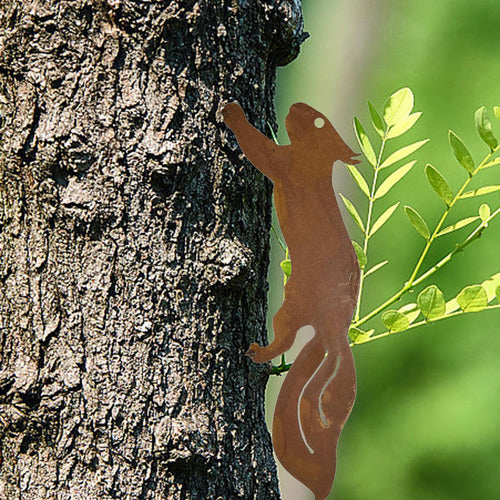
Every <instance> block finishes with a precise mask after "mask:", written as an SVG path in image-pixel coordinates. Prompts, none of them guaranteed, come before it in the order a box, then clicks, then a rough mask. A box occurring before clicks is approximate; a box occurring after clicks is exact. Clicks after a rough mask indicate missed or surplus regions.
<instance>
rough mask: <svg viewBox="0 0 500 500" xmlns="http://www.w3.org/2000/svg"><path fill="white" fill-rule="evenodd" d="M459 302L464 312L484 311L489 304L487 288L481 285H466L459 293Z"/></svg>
mask: <svg viewBox="0 0 500 500" xmlns="http://www.w3.org/2000/svg"><path fill="white" fill-rule="evenodd" d="M457 302H458V305H459V306H460V309H462V311H464V312H477V311H482V310H483V309H484V308H486V306H487V305H488V297H487V295H486V290H485V289H484V288H483V287H482V286H481V285H473V286H467V287H465V288H464V289H463V290H462V291H461V292H460V293H459V294H458V295H457Z"/></svg>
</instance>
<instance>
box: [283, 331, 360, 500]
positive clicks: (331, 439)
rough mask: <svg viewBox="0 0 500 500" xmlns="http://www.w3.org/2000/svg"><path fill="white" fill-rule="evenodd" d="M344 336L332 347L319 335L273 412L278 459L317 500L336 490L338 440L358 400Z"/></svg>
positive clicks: (287, 381)
mask: <svg viewBox="0 0 500 500" xmlns="http://www.w3.org/2000/svg"><path fill="white" fill-rule="evenodd" d="M344 337H345V341H344V339H342V340H340V341H339V337H336V342H335V344H336V345H337V347H335V348H334V347H333V345H332V346H330V347H329V346H325V345H324V344H323V342H322V341H321V340H320V339H321V338H325V337H323V336H322V335H318V332H317V331H316V334H315V336H314V337H313V338H312V339H311V340H310V341H309V342H308V343H307V344H306V345H305V346H304V348H303V349H302V351H301V352H300V353H299V355H298V356H297V359H296V360H295V361H294V363H293V365H292V368H291V369H290V372H289V373H288V374H287V376H286V379H285V381H284V382H283V387H282V388H281V391H280V394H279V396H278V401H277V403H276V409H275V412H274V421H273V443H274V449H275V451H276V455H277V457H278V459H279V461H280V462H281V463H282V465H283V466H284V467H285V468H286V469H287V470H288V471H289V472H290V473H291V474H292V475H293V476H294V477H296V478H297V479H298V480H299V481H301V482H302V483H304V484H305V485H306V486H307V487H308V488H309V489H310V490H311V491H312V492H313V493H314V495H315V497H316V500H324V499H325V498H326V497H327V496H328V494H329V493H330V490H331V488H332V484H333V479H334V476H335V467H336V452H337V441H338V438H339V435H340V432H341V431H342V428H343V427H344V424H345V422H346V420H347V418H348V417H349V414H350V413H351V410H352V407H353V405H354V400H355V397H356V374H355V369H354V361H353V357H352V353H351V349H350V347H349V343H348V340H347V335H345V334H344Z"/></svg>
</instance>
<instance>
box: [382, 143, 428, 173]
mask: <svg viewBox="0 0 500 500" xmlns="http://www.w3.org/2000/svg"><path fill="white" fill-rule="evenodd" d="M427 142H429V139H424V140H423V141H418V142H414V143H413V144H410V145H408V146H405V147H404V148H401V149H398V150H397V151H395V152H394V153H392V154H391V155H390V156H389V157H388V158H387V159H386V160H385V161H384V162H383V163H382V165H380V168H387V167H390V166H391V165H393V164H394V163H396V162H397V161H399V160H402V159H403V158H406V157H407V156H409V155H411V154H412V153H414V152H415V151H417V149H420V148H421V147H422V146H423V145H424V144H425V143H427Z"/></svg>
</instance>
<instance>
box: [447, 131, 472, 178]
mask: <svg viewBox="0 0 500 500" xmlns="http://www.w3.org/2000/svg"><path fill="white" fill-rule="evenodd" d="M448 140H449V141H450V146H451V149H453V154H454V155H455V158H456V159H457V160H458V161H459V163H460V165H462V167H464V168H465V170H467V172H469V174H472V173H474V169H475V168H476V165H475V163H474V160H473V159H472V156H471V154H470V153H469V150H468V149H467V148H466V147H465V144H464V143H463V142H462V139H460V137H458V135H457V134H455V132H453V131H452V130H450V131H449V132H448Z"/></svg>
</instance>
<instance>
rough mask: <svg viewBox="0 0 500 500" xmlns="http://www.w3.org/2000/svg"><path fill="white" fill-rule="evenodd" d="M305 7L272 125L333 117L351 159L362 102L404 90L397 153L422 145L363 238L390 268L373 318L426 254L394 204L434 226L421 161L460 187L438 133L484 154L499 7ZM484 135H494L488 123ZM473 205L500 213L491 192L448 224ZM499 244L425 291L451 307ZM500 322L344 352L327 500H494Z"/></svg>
mask: <svg viewBox="0 0 500 500" xmlns="http://www.w3.org/2000/svg"><path fill="white" fill-rule="evenodd" d="M303 3H304V5H303V6H304V14H305V20H306V29H307V31H309V32H310V34H311V38H310V39H309V40H308V41H306V42H305V44H304V46H303V49H302V53H301V55H300V56H299V58H298V59H297V60H296V61H295V62H294V63H293V64H292V65H290V66H289V67H286V68H284V69H283V70H282V71H281V73H280V75H279V98H278V122H279V123H280V125H282V124H283V123H284V117H285V116H286V113H287V111H288V107H289V106H290V105H291V104H292V103H294V102H297V101H304V102H307V103H308V104H310V105H312V106H314V107H316V108H318V109H319V110H321V111H323V112H324V113H325V114H326V115H327V116H329V117H330V119H331V121H332V123H333V124H334V125H335V126H336V128H337V129H338V130H339V132H340V133H341V135H342V136H343V137H344V138H345V140H346V142H347V143H348V144H349V145H351V147H352V148H353V149H355V150H359V147H358V146H357V144H356V141H355V138H354V134H353V131H352V117H353V116H354V115H356V116H358V117H359V118H360V119H361V120H362V121H363V122H364V123H365V127H366V128H367V129H368V127H369V117H368V111H367V106H366V100H367V99H370V101H372V102H373V103H374V104H375V105H376V107H377V108H378V109H380V108H381V107H382V105H383V103H384V101H385V99H386V98H387V97H388V95H389V94H391V93H392V92H394V91H395V90H397V89H399V88H401V87H405V86H408V87H410V88H411V89H412V90H413V92H414V94H415V98H416V103H415V110H418V111H423V113H424V114H423V116H422V117H421V118H420V120H419V122H418V123H417V125H415V127H414V128H413V129H412V130H411V131H410V132H409V133H408V135H405V136H404V139H403V140H402V142H401V143H400V146H401V145H403V144H409V143H410V142H414V141H417V140H420V139H422V138H427V137H429V138H430V139H431V141H430V142H429V143H428V144H427V145H426V146H425V147H424V148H422V149H421V150H420V151H418V153H417V154H415V155H414V157H415V159H418V160H419V161H418V163H417V165H416V166H415V167H414V168H413V169H412V171H411V172H410V173H409V174H408V175H407V176H406V177H405V178H404V179H403V180H402V181H401V183H400V184H398V187H397V189H394V190H393V191H392V192H391V193H390V194H389V195H387V199H386V200H385V206H389V205H390V204H392V203H395V202H396V201H399V200H401V201H402V203H401V206H400V207H399V208H398V212H397V213H396V214H395V215H394V216H393V217H392V218H391V220H390V222H389V223H387V225H386V226H384V227H383V228H382V229H381V230H380V233H378V234H377V236H376V237H374V239H373V244H372V246H371V250H370V251H371V252H372V254H371V259H372V260H371V264H374V263H376V262H379V261H381V260H384V259H386V258H389V259H390V264H389V265H387V266H386V267H385V268H384V269H383V270H381V271H378V272H377V273H376V274H375V275H374V276H373V277H372V278H371V279H370V282H369V283H368V284H367V290H366V291H367V295H366V304H365V305H366V307H367V308H369V307H373V306H375V305H377V304H378V303H380V302H381V301H382V299H384V298H385V297H387V296H388V295H389V294H391V293H392V292H394V291H396V290H397V289H398V285H400V284H401V282H402V280H403V279H405V278H406V277H407V273H408V270H409V269H411V268H412V267H413V265H414V264H415V259H416V258H417V257H418V255H419V253H420V249H421V248H422V245H423V240H422V239H421V237H420V236H419V235H418V234H417V233H416V232H415V231H414V229H413V228H412V227H411V226H410V224H409V223H408V221H407V220H406V217H405V215H404V212H403V210H402V205H404V204H408V205H411V206H412V207H414V208H416V209H417V210H418V211H419V212H420V213H421V214H422V215H423V216H424V217H425V219H426V220H427V221H428V223H429V224H430V225H434V224H435V222H436V219H437V218H438V217H439V215H440V213H441V210H442V202H441V200H440V199H439V198H438V196H436V195H435V194H434V193H433V192H432V190H431V189H430V187H429V185H428V183H427V180H426V179H425V175H424V167H425V165H426V163H427V162H430V163H432V164H433V165H435V166H436V167H437V168H439V169H440V170H441V171H442V172H443V174H444V175H445V176H446V178H447V179H448V181H449V182H450V184H451V185H452V187H453V188H456V187H457V186H458V185H459V182H461V179H462V178H463V177H462V176H463V169H462V167H461V166H460V165H459V164H458V163H457V161H456V160H455V158H454V157H453V154H452V152H451V150H450V147H449V144H448V137H447V136H448V130H449V129H453V130H454V131H455V132H456V133H457V134H458V135H459V136H460V137H461V138H462V139H463V141H464V142H465V144H467V146H468V147H469V150H470V151H471V152H472V154H473V156H474V158H475V159H476V160H480V159H481V158H482V157H483V156H484V154H485V153H486V152H487V150H486V149H485V146H484V144H483V142H482V141H481V139H480V138H479V136H478V135H477V132H476V131H475V128H474V122H473V114H474V111H475V110H476V109H477V108H478V107H479V106H481V105H485V106H486V107H487V108H488V110H489V111H490V115H491V114H492V113H491V109H492V107H493V106H494V105H497V106H500V85H499V83H498V82H499V81H500V57H499V48H500V31H499V29H498V27H499V20H500V3H499V2H498V0H476V1H474V2H470V1H467V0H453V1H451V0H440V1H439V2H436V1H435V0H419V1H416V0H410V1H408V2H398V1H396V0H386V1H382V0H381V1H377V2H376V1H374V0H372V1H368V0H350V1H349V0H339V1H336V2H332V1H331V0H314V1H312V0H305V1H304V2H303ZM494 127H496V131H497V136H500V127H498V122H496V123H494ZM278 137H279V139H280V142H281V143H287V142H288V140H287V138H286V134H285V133H284V127H280V133H279V135H278ZM372 137H374V136H372ZM367 168H368V165H367V164H366V163H365V164H363V165H360V170H361V171H362V172H363V173H364V172H365V170H363V169H367ZM488 170H489V171H488V172H484V174H483V175H484V179H483V180H482V181H481V185H488V184H498V182H499V180H500V170H499V167H495V168H490V169H488ZM334 180H335V188H336V190H337V193H338V192H339V191H341V192H343V193H345V194H348V196H349V198H350V199H351V200H353V201H354V202H355V203H356V204H357V205H358V206H359V207H360V208H361V209H362V210H364V208H363V203H364V202H365V200H363V199H362V198H361V195H360V192H359V190H358V189H357V187H355V185H354V183H353V181H352V179H351V178H350V177H349V175H348V174H347V173H346V171H345V168H344V167H343V166H340V165H339V166H338V168H336V173H335V176H334ZM482 202H486V203H488V204H489V205H490V206H491V207H492V209H494V208H495V207H498V206H499V205H500V194H499V193H498V192H497V193H493V194H490V195H487V196H484V197H482V198H476V199H471V201H470V205H467V203H469V202H467V203H466V202H463V204H462V205H461V206H460V207H458V209H457V211H456V212H455V216H454V218H453V220H458V219H461V218H463V217H467V216H468V215H475V214H476V213H477V208H476V206H479V204H480V203H482ZM344 220H345V221H346V223H347V224H348V226H349V230H350V233H351V235H352V237H353V238H356V237H358V236H359V233H357V231H358V230H357V228H356V226H355V225H354V224H353V223H352V220H351V219H350V217H349V215H347V214H346V215H345V218H344ZM462 234H463V235H465V233H458V232H457V233H452V234H451V235H449V236H447V237H443V239H442V241H438V242H436V244H435V247H434V249H433V250H432V251H431V253H430V255H429V260H428V262H429V263H431V262H434V261H436V260H437V259H438V258H439V257H440V256H443V255H444V254H445V253H446V251H447V250H448V249H449V248H450V247H452V245H453V242H454V241H455V240H456V241H457V242H458V241H461V239H460V235H462ZM444 238H449V239H448V240H445V239H444ZM499 246H500V222H499V220H498V218H497V219H495V220H494V221H493V222H492V224H491V227H490V228H489V229H488V231H486V232H485V234H484V235H483V237H482V238H481V239H480V240H478V241H476V242H474V243H473V244H472V245H471V246H470V247H468V248H467V249H466V251H465V253H463V254H462V255H459V256H458V257H457V258H455V259H453V260H452V262H451V263H450V264H448V265H447V266H446V267H445V268H444V269H442V270H440V271H439V272H438V273H436V275H435V279H434V280H433V281H432V282H434V283H436V284H437V285H438V286H439V287H440V288H441V290H443V292H444V294H445V298H446V299H447V300H448V299H450V298H452V297H454V296H455V295H456V294H457V293H458V292H459V291H460V290H461V289H462V288H463V287H464V286H466V285H469V284H474V283H480V282H481V281H483V280H485V279H486V278H488V277H489V276H491V275H493V274H494V273H496V272H498V271H499V270H500V259H499V255H500V251H499ZM281 259H282V254H281V250H280V249H279V247H278V246H277V245H275V249H274V264H273V269H272V271H271V276H270V278H271V292H270V293H271V307H270V313H271V316H272V314H274V312H275V311H276V310H277V309H278V307H279V304H280V301H281V293H282V291H281V290H282V274H281V270H280V268H279V264H278V263H279V261H280V260H281ZM429 284H430V283H429ZM415 298H416V297H409V298H407V301H415ZM396 306H397V305H396ZM395 308H397V307H395ZM365 310H366V309H365ZM499 320H500V314H499V313H498V311H491V312H484V313H477V314H469V315H466V316H463V317H458V318H452V319H447V320H444V321H441V322H438V323H433V324H430V325H428V326H426V327H424V328H421V329H416V330H415V331H410V332H408V333H402V334H398V335H394V336H392V337H389V338H387V339H382V340H380V341H376V342H373V343H368V344H366V345H360V346H355V347H354V356H355V359H356V367H357V376H358V396H357V401H356V405H355V407H354V410H353V413H352V415H351V417H350V420H349V421H348V423H347V425H346V427H345V429H344V432H343V434H342V437H341V443H340V447H339V464H338V467H337V476H336V480H335V484H334V490H333V494H332V495H331V498H335V499H336V500H343V499H346V500H358V499H359V500H361V499H363V500H364V499H385V500H392V499H395V500H396V499H397V500H404V499H419V500H427V499H429V500H431V499H432V500H436V499H439V500H441V499H443V500H447V499H450V500H451V499H453V500H457V499H464V500H465V499H467V500H469V499H473V498H474V499H475V498H481V499H482V500H489V499H491V500H493V499H495V500H496V499H497V498H499V496H500V479H499V476H498V472H499V471H500V452H499V451H500V418H499V417H500V397H499V394H500V363H499V359H500V328H499ZM279 378H280V377H273V384H272V385H271V387H270V398H269V401H270V406H269V418H270V419H271V418H272V408H273V402H274V398H273V393H275V392H276V391H277V390H278V389H279V382H280V381H279ZM285 489H286V485H285ZM292 489H293V487H292ZM290 491H291V490H290V489H288V492H290ZM287 496H288V497H289V498H291V496H290V495H289V494H288V495H287ZM285 498H287V497H285ZM296 498H299V497H296ZM300 498H307V497H300Z"/></svg>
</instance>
